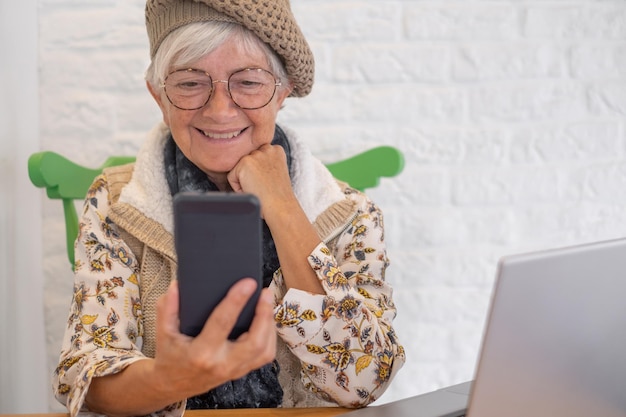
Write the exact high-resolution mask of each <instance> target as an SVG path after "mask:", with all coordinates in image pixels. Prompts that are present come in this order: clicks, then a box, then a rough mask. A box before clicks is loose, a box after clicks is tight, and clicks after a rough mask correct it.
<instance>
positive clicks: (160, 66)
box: [146, 21, 289, 89]
mask: <svg viewBox="0 0 626 417" xmlns="http://www.w3.org/2000/svg"><path fill="white" fill-rule="evenodd" d="M231 38H232V39H235V40H236V41H237V43H238V45H239V46H240V47H241V48H242V49H243V50H244V51H246V52H248V53H257V52H259V51H261V52H263V53H264V55H265V57H266V58H267V64H268V65H269V67H270V70H271V71H272V73H273V74H274V76H275V77H276V78H277V79H278V80H279V81H280V82H281V83H282V86H283V87H288V86H289V80H288V77H287V70H286V69H285V66H284V64H283V63H282V61H281V60H280V58H279V57H278V55H277V54H276V52H274V50H273V49H272V48H271V47H270V46H269V45H267V44H266V43H264V42H263V41H261V40H260V39H259V38H258V37H257V36H256V35H255V34H254V33H253V32H251V31H250V30H248V29H246V28H245V27H243V26H241V25H238V24H236V23H229V22H213V21H208V22H197V23H191V24H188V25H185V26H182V27H180V28H178V29H176V30H174V31H172V32H171V33H170V34H169V35H168V36H167V37H166V38H165V39H164V40H163V42H162V43H161V45H160V46H159V49H158V50H157V51H156V54H155V55H154V58H153V59H152V62H151V63H150V66H149V67H148V69H147V71H146V81H148V82H149V83H150V84H151V85H152V87H153V88H154V89H158V87H159V86H160V85H161V84H162V83H163V81H164V80H165V78H166V77H167V75H168V74H169V73H170V72H171V71H172V70H173V69H175V68H184V67H187V66H189V65H191V64H192V63H194V62H196V61H198V60H200V59H202V58H203V57H204V56H205V55H208V54H210V53H211V52H213V51H214V50H215V49H217V48H218V47H219V46H221V45H222V44H223V43H224V42H226V41H227V40H228V39H231Z"/></svg>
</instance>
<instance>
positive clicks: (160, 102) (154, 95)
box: [146, 81, 169, 126]
mask: <svg viewBox="0 0 626 417" xmlns="http://www.w3.org/2000/svg"><path fill="white" fill-rule="evenodd" d="M146 87H148V91H150V95H151V96H152V98H153V99H154V101H156V103H157V104H158V105H159V108H160V109H161V113H162V114H163V121H164V122H165V124H166V125H168V126H169V123H168V121H167V120H168V117H167V114H168V108H167V107H166V103H165V102H164V100H163V95H162V94H161V93H160V91H156V90H155V89H154V86H153V85H152V84H150V83H149V82H148V81H146Z"/></svg>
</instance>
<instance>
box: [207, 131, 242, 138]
mask: <svg viewBox="0 0 626 417" xmlns="http://www.w3.org/2000/svg"><path fill="white" fill-rule="evenodd" d="M202 133H204V136H206V137H209V138H211V139H232V138H234V137H235V136H239V134H240V133H241V130H238V131H236V132H230V133H211V132H206V131H202Z"/></svg>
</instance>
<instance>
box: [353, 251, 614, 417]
mask: <svg viewBox="0 0 626 417" xmlns="http://www.w3.org/2000/svg"><path fill="white" fill-rule="evenodd" d="M345 415H346V416H350V417H381V416H398V417H404V416H406V417H408V416H411V417H459V416H463V415H467V416H468V417H518V416H519V417H521V416H523V417H544V416H545V417H548V416H550V417H555V416H556V417H561V416H567V417H596V416H597V417H618V416H619V417H624V416H626V239H618V240H611V241H603V242H597V243H591V244H585V245H578V246H572V247H567V248H560V249H553V250H548V251H542V252H535V253H529V254H522V255H514V256H508V257H504V258H502V259H501V260H500V263H499V265H498V273H497V277H496V285H495V289H494V293H493V297H492V301H491V309H490V314H489V317H488V322H487V326H486V331H485V336H484V339H483V344H482V349H481V354H480V359H479V361H478V366H477V369H476V375H475V379H474V381H473V382H468V383H463V384H459V385H455V386H452V387H447V388H443V389H441V390H438V391H434V392H432V393H427V394H423V395H418V396H415V397H411V398H407V399H404V400H400V401H396V402H392V403H387V404H383V405H380V406H371V407H367V408H364V409H360V410H356V411H353V412H349V413H347V414H345Z"/></svg>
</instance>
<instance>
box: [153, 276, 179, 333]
mask: <svg viewBox="0 0 626 417" xmlns="http://www.w3.org/2000/svg"><path fill="white" fill-rule="evenodd" d="M178 303H179V300H178V281H172V282H171V283H170V285H169V287H168V288H167V291H166V292H165V294H163V295H162V296H161V297H159V300H158V302H157V316H159V317H161V319H159V320H157V324H158V325H160V326H161V328H162V330H163V331H165V332H166V333H167V334H178V333H179V320H178V305H179V304H178Z"/></svg>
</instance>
